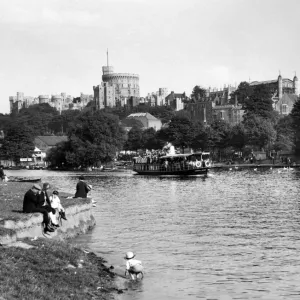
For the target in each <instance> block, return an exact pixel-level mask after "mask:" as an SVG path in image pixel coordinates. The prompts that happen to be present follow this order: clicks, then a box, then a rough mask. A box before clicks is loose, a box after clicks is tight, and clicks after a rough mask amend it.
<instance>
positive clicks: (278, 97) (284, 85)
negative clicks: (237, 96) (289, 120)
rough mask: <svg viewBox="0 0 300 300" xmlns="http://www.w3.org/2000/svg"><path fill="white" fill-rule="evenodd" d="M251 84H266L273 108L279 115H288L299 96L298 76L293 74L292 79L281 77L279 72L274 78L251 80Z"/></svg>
mask: <svg viewBox="0 0 300 300" xmlns="http://www.w3.org/2000/svg"><path fill="white" fill-rule="evenodd" d="M250 85H251V86H258V85H265V86H267V87H268V88H269V89H270V91H271V93H272V95H273V97H272V101H273V108H274V110H276V111H278V113H279V114H280V115H288V114H289V113H290V112H291V110H292V108H293V105H294V103H295V101H296V100H297V99H298V97H299V88H298V78H297V76H296V74H295V76H294V78H293V80H292V79H289V78H282V76H281V74H279V76H278V78H277V79H275V80H268V81H253V82H250Z"/></svg>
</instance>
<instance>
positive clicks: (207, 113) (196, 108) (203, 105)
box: [185, 99, 213, 125]
mask: <svg viewBox="0 0 300 300" xmlns="http://www.w3.org/2000/svg"><path fill="white" fill-rule="evenodd" d="M185 109H186V110H187V111H188V112H189V113H190V116H191V119H192V120H193V121H199V122H201V123H202V124H204V125H210V124H211V123H212V121H213V114H212V109H213V102H212V101H211V100H209V99H202V100H195V99H191V100H189V101H188V102H187V103H186V104H185Z"/></svg>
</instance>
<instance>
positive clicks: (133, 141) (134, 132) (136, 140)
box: [125, 126, 143, 151]
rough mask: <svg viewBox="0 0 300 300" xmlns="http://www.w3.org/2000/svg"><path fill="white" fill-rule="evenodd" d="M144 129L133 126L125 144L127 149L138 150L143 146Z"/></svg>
mask: <svg viewBox="0 0 300 300" xmlns="http://www.w3.org/2000/svg"><path fill="white" fill-rule="evenodd" d="M142 135H143V131H142V129H141V128H140V127H138V126H133V127H132V128H131V129H130V131H129V132H128V138H127V141H126V144H125V148H126V149H125V150H132V151H137V150H138V149H141V148H142V147H143V142H142Z"/></svg>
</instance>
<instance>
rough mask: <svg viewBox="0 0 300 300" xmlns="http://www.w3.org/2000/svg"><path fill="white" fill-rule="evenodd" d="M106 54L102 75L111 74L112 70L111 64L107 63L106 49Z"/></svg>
mask: <svg viewBox="0 0 300 300" xmlns="http://www.w3.org/2000/svg"><path fill="white" fill-rule="evenodd" d="M106 56H107V65H106V66H103V67H102V72H103V75H107V74H111V73H113V72H114V68H113V66H110V65H109V64H108V49H107V52H106Z"/></svg>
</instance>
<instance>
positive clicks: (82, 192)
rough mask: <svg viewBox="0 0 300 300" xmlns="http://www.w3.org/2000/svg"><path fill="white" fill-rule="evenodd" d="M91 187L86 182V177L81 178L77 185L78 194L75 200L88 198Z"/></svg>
mask: <svg viewBox="0 0 300 300" xmlns="http://www.w3.org/2000/svg"><path fill="white" fill-rule="evenodd" d="M90 190H91V186H90V185H88V184H87V183H86V182H85V181H84V177H83V176H82V175H81V176H79V181H78V183H77V185H76V193H75V197H74V198H86V197H87V194H88V192H89V191H90Z"/></svg>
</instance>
